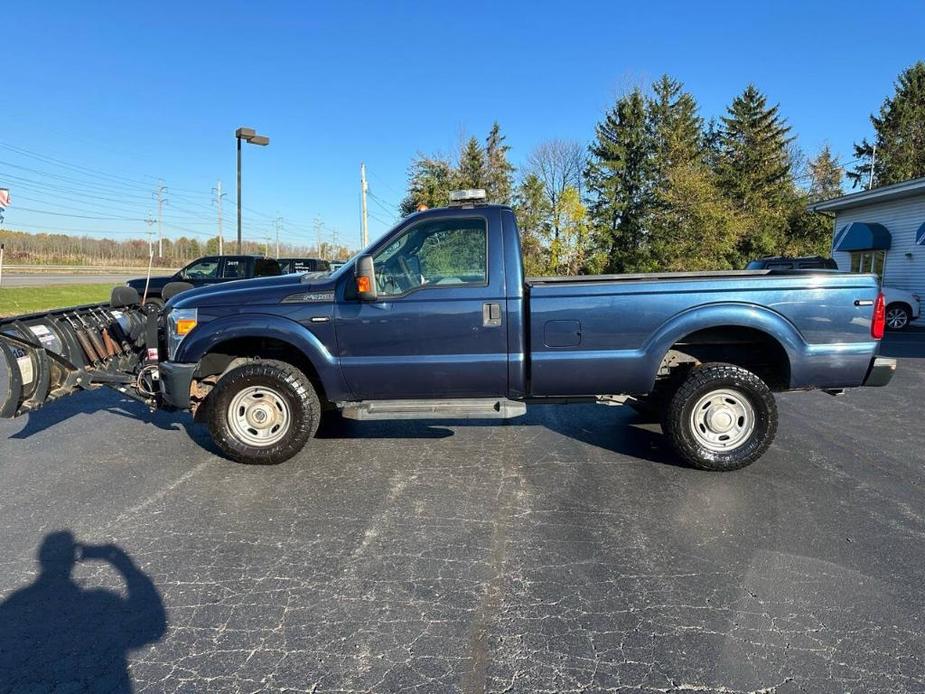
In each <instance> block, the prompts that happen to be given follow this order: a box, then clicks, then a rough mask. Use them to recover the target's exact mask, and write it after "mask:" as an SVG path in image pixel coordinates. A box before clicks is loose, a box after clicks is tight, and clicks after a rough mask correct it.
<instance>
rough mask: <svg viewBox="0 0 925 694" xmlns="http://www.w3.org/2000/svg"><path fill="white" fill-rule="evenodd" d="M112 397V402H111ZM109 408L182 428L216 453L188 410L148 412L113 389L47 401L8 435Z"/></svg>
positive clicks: (167, 428) (29, 432)
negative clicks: (23, 423) (46, 403)
mask: <svg viewBox="0 0 925 694" xmlns="http://www.w3.org/2000/svg"><path fill="white" fill-rule="evenodd" d="M113 401H115V404H114V403H113ZM96 412H108V413H109V414H114V415H118V416H119V417H125V418H126V419H131V420H133V421H136V422H144V423H145V424H150V425H151V426H155V427H157V428H158V429H163V430H164V431H179V430H185V431H186V433H187V434H188V435H189V437H190V438H191V439H192V440H193V441H195V442H196V443H197V444H199V446H200V447H201V448H204V449H205V450H207V451H209V452H210V453H215V454H218V448H216V447H215V446H214V445H213V444H212V439H211V437H210V436H209V434H208V432H207V431H206V430H205V428H204V427H202V426H199V425H197V424H196V423H195V422H194V421H193V417H192V415H191V414H189V413H188V412H179V411H169V410H158V411H156V412H151V411H150V410H149V409H148V408H147V407H145V406H144V405H142V404H141V403H139V402H136V401H135V400H131V399H128V398H125V397H122V396H120V395H118V394H116V393H114V392H112V391H109V390H104V389H101V390H99V391H94V392H90V393H75V394H74V395H72V396H68V397H67V398H62V399H61V400H59V401H56V402H52V403H49V404H48V405H46V406H45V407H42V408H41V409H38V410H36V411H35V412H30V413H29V414H28V415H26V416H25V426H23V428H22V429H20V430H19V431H17V432H16V433H15V434H11V435H10V436H9V438H11V439H26V438H29V437H30V436H34V435H36V434H38V433H40V432H43V431H45V430H46V429H49V428H51V427H53V426H55V425H57V424H60V423H61V422H62V421H63V420H65V419H68V418H70V417H74V416H76V415H80V414H93V413H96Z"/></svg>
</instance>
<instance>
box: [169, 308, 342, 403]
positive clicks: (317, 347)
mask: <svg viewBox="0 0 925 694" xmlns="http://www.w3.org/2000/svg"><path fill="white" fill-rule="evenodd" d="M239 338H271V339H275V340H279V341H280V342H284V343H286V344H288V345H290V346H291V347H293V348H294V349H297V350H298V351H300V352H301V353H302V354H303V355H305V357H306V358H307V359H308V360H309V361H310V362H311V363H312V366H314V367H315V371H316V372H317V373H318V378H319V379H320V380H321V385H322V387H323V388H324V392H325V394H326V395H327V397H328V398H330V399H332V400H333V399H341V398H342V396H343V394H344V393H345V387H344V384H343V380H342V378H341V374H340V369H339V368H338V364H337V358H336V357H335V356H334V355H333V354H331V352H330V351H328V349H327V347H325V346H324V344H323V343H322V342H321V340H319V339H318V338H317V336H315V335H314V334H313V333H312V332H311V331H310V330H309V329H308V328H306V327H305V326H304V325H302V324H301V323H298V322H296V321H294V320H291V319H289V318H283V317H281V316H274V315H270V314H263V313H248V314H246V315H236V316H227V317H224V318H216V319H214V320H210V321H207V322H205V323H202V324H200V325H198V326H196V328H194V329H193V331H192V332H191V333H190V334H189V335H187V336H186V338H185V339H184V340H183V342H181V343H180V346H179V347H178V349H177V353H176V356H175V357H174V359H173V361H175V362H185V363H197V362H199V360H201V359H202V358H203V357H204V356H205V355H206V354H208V353H209V352H211V351H212V350H214V349H215V347H217V346H218V345H220V344H221V343H223V342H227V341H229V340H235V339H239Z"/></svg>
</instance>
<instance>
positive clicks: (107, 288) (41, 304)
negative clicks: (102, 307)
mask: <svg viewBox="0 0 925 694" xmlns="http://www.w3.org/2000/svg"><path fill="white" fill-rule="evenodd" d="M110 292H112V284H111V283H110V284H50V285H48V286H45V287H6V288H3V289H0V316H17V315H20V314H22V313H36V312H37V311H47V310H49V309H53V308H65V307H67V306H77V305H79V304H93V303H97V302H100V301H109V294H110Z"/></svg>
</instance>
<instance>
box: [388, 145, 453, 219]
mask: <svg viewBox="0 0 925 694" xmlns="http://www.w3.org/2000/svg"><path fill="white" fill-rule="evenodd" d="M454 178H455V176H454V173H453V167H452V166H450V163H449V162H448V161H447V160H446V159H442V158H440V157H435V156H426V155H423V154H418V155H417V156H416V157H415V158H414V160H413V161H412V162H411V166H410V167H409V168H408V194H407V195H406V196H405V199H404V200H402V202H401V213H402V216H407V215H409V214H411V213H412V212H416V211H417V209H418V208H419V207H420V206H422V205H424V206H426V207H443V206H445V205H448V204H449V202H450V190H451V189H452V187H453V179H454Z"/></svg>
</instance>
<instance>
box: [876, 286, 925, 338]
mask: <svg viewBox="0 0 925 694" xmlns="http://www.w3.org/2000/svg"><path fill="white" fill-rule="evenodd" d="M880 290H881V291H882V292H883V299H884V303H885V304H886V327H887V329H888V330H903V329H905V328H907V327H909V322H910V321H914V320H915V319H916V318H918V317H919V315H920V311H921V308H920V302H921V299H920V298H919V295H918V294H913V293H912V292H907V291H903V290H902V289H896V288H895V287H881V289H880Z"/></svg>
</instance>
